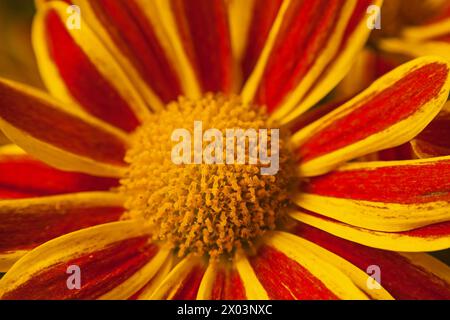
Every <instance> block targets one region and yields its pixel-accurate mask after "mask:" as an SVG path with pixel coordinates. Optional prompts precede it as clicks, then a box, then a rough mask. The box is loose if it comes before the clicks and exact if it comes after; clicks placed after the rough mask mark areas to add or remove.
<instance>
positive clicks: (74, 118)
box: [0, 80, 128, 177]
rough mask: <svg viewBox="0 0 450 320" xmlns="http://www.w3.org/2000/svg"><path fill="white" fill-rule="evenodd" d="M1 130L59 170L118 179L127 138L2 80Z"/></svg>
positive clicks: (126, 146)
mask: <svg viewBox="0 0 450 320" xmlns="http://www.w3.org/2000/svg"><path fill="white" fill-rule="evenodd" d="M0 128H1V129H2V131H3V132H4V133H5V134H6V135H7V136H8V138H9V139H11V140H12V141H13V142H14V143H16V144H17V145H18V146H20V147H21V148H22V149H24V150H25V151H26V152H27V153H29V154H31V155H33V156H35V157H36V158H37V159H39V160H42V161H44V162H45V163H48V164H50V165H52V166H54V167H56V168H59V169H62V170H67V171H78V172H83V173H87V174H93V175H96V176H108V177H119V176H121V175H122V173H123V170H124V168H125V166H126V163H125V162H124V157H125V153H126V150H127V148H128V137H127V136H125V135H124V134H122V133H121V132H120V131H119V130H117V129H114V128H113V127H111V126H109V125H107V124H105V123H104V122H102V121H100V120H97V119H95V118H93V117H91V116H89V115H87V114H86V113H84V112H83V111H80V110H76V109H72V108H71V107H70V105H67V104H61V103H59V102H57V101H55V100H54V99H52V98H51V97H50V96H48V95H47V94H44V93H41V92H39V91H37V90H35V89H32V88H29V87H26V86H23V85H20V84H17V83H13V82H10V81H7V80H0Z"/></svg>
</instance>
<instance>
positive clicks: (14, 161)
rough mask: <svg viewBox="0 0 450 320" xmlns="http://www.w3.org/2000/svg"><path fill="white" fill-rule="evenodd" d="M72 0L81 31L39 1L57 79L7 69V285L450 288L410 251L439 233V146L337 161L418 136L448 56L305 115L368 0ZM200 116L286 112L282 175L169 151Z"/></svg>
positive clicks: (357, 30)
mask: <svg viewBox="0 0 450 320" xmlns="http://www.w3.org/2000/svg"><path fill="white" fill-rule="evenodd" d="M75 2H76V3H77V4H78V5H80V8H81V12H82V18H83V20H82V23H81V29H77V28H75V29H70V28H66V19H67V11H66V10H67V3H64V2H61V1H50V2H45V1H39V10H38V13H37V15H36V18H35V21H34V26H33V42H34V46H35V51H36V55H37V59H38V62H39V66H40V69H41V74H42V77H43V79H44V81H45V83H46V84H47V87H48V90H49V92H50V94H47V93H43V92H38V91H36V90H34V89H31V88H29V87H25V86H23V85H20V84H17V83H13V82H11V81H7V80H1V81H0V128H1V129H2V130H3V131H4V133H5V134H6V135H7V136H8V137H9V138H10V139H11V140H12V141H13V142H14V143H15V144H16V145H17V146H18V147H16V146H8V147H4V148H2V149H1V156H0V171H1V175H0V195H1V196H2V198H3V199H4V200H2V201H1V202H0V216H1V219H0V239H1V241H0V269H1V270H2V271H5V272H7V273H6V274H5V275H4V277H3V278H2V279H1V280H0V297H2V298H4V299H36V298H50V299H68V298H77V299H97V298H98V299H130V298H135V299H148V298H152V299H195V298H198V299H267V298H270V299H367V298H371V299H390V298H398V299H428V298H431V299H432V298H435V299H439V298H441V299H448V298H450V272H449V268H448V267H447V266H445V265H444V264H443V263H441V262H439V261H437V260H435V259H434V258H432V257H430V256H429V255H427V254H425V253H423V252H428V251H435V250H441V249H446V248H448V247H450V221H449V220H450V211H449V201H450V193H449V190H450V184H449V183H450V157H440V158H431V159H425V160H411V161H395V162H368V163H364V162H354V163H349V164H345V163H346V162H348V161H351V160H352V159H355V158H359V157H361V156H364V155H365V154H369V153H373V152H377V151H379V150H383V149H386V148H391V147H395V146H398V145H401V144H403V143H405V142H407V141H409V140H411V139H412V138H414V137H415V136H416V135H417V134H419V133H420V132H421V131H422V129H424V128H425V127H426V126H427V125H428V124H429V123H430V121H432V119H433V118H434V117H435V116H436V115H437V114H438V113H439V112H440V111H441V109H442V107H443V105H444V103H445V101H446V100H447V98H448V93H449V89H450V80H449V79H450V76H449V72H450V64H449V63H448V62H446V61H445V60H443V59H441V58H438V57H422V58H419V59H417V60H413V61H411V62H409V63H407V64H405V65H402V66H400V67H398V68H397V69H395V70H393V71H392V72H390V73H388V74H387V75H385V76H383V77H382V78H380V79H378V80H377V81H375V82H374V83H373V84H372V85H370V86H369V87H368V88H367V89H366V90H365V91H363V92H362V93H361V94H359V95H358V96H356V97H355V98H353V99H351V100H350V101H348V102H347V103H345V104H344V105H342V106H340V107H338V108H337V109H335V110H334V111H332V112H330V113H329V114H328V115H325V116H323V117H317V116H316V115H317V114H315V113H312V114H311V113H309V112H308V110H309V109H310V108H311V107H312V106H314V105H315V104H316V103H317V102H318V101H319V100H321V99H322V98H323V97H324V96H325V95H326V94H327V93H328V92H329V91H330V90H332V89H333V87H335V85H336V84H337V83H338V82H339V81H340V80H341V79H342V77H343V76H344V75H345V74H346V72H347V71H348V70H349V69H350V66H351V63H352V60H353V59H354V57H355V55H356V53H357V52H358V51H359V50H360V49H361V48H362V47H363V45H364V43H365V41H366V40H367V38H368V36H369V32H370V30H369V29H368V28H367V24H366V18H367V16H366V8H367V7H368V6H369V5H371V4H378V5H380V1H369V0H367V1H366V0H360V1H351V0H349V1H344V0H331V1H330V0H318V1H296V0H291V1H289V0H273V1H221V0H217V1H212V0H197V1H190V0H173V1H168V0H157V1H139V0H133V1H131V0H127V1H125V0H124V1H117V0H114V1H113V0H110V1H107V0H97V1H93V0H92V1H75ZM195 120H201V121H203V123H204V126H205V128H206V127H209V128H219V129H221V130H223V129H225V128H235V127H239V128H244V129H246V128H255V129H258V128H277V127H282V130H283V134H282V139H281V142H280V143H281V149H280V152H281V154H280V171H279V172H278V174H277V175H274V176H263V175H261V174H260V171H259V169H260V166H259V165H232V166H227V165H206V164H202V165H183V166H179V165H175V164H174V163H172V162H171V159H170V150H171V147H172V144H171V141H170V133H171V132H172V130H173V129H175V128H186V129H188V130H190V128H191V127H192V124H193V121H195ZM19 147H20V148H19ZM23 150H24V151H23ZM44 163H45V164H44ZM73 266H76V267H79V270H80V272H81V273H80V275H81V287H80V288H71V287H70V286H68V277H69V276H70V272H69V274H68V273H67V272H68V270H72V269H71V268H70V267H73ZM367 272H368V273H369V274H370V275H374V279H376V280H377V281H378V282H379V283H376V282H373V281H369V280H371V279H372V278H369V275H368V273H367ZM373 272H375V274H373ZM374 281H375V280H374Z"/></svg>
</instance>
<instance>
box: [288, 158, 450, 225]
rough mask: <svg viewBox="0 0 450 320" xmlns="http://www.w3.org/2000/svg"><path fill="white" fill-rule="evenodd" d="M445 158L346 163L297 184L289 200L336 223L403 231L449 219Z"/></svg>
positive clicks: (449, 170)
mask: <svg viewBox="0 0 450 320" xmlns="http://www.w3.org/2000/svg"><path fill="white" fill-rule="evenodd" d="M449 183H450V158H449V157H443V158H434V159H425V160H407V161H398V162H390V161H388V162H368V163H354V164H349V165H347V166H345V167H342V168H341V169H339V170H337V171H335V172H332V173H329V174H327V175H324V176H320V177H314V178H311V179H310V180H309V181H308V183H306V184H305V185H304V186H302V188H303V189H302V190H301V193H300V194H299V195H297V196H296V197H295V200H294V201H295V202H296V203H297V204H298V205H299V206H301V207H303V208H305V209H307V210H310V211H313V212H316V213H319V214H321V215H324V216H327V217H329V218H332V219H336V220H339V221H341V222H344V223H347V224H350V225H353V226H357V227H361V228H365V229H371V230H378V231H388V232H397V231H408V230H412V229H417V228H420V227H424V226H428V225H431V224H436V223H440V222H446V221H449V220H450V212H449V211H448V206H449V201H450V193H449V190H450V189H449V187H450V184H449Z"/></svg>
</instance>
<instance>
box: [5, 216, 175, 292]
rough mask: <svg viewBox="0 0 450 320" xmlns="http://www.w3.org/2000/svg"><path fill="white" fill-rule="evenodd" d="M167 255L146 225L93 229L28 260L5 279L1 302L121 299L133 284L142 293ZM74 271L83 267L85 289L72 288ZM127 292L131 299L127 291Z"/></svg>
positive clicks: (49, 245)
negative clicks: (117, 289)
mask: <svg viewBox="0 0 450 320" xmlns="http://www.w3.org/2000/svg"><path fill="white" fill-rule="evenodd" d="M164 256H167V252H166V251H165V250H163V249H160V248H159V247H158V246H157V245H156V244H151V243H149V234H148V230H146V229H144V228H142V222H141V221H123V222H114V223H109V224H104V225H101V226H97V227H91V228H89V229H84V230H81V231H78V232H74V233H71V234H68V235H66V236H63V237H60V238H57V239H55V240H52V241H50V242H47V243H45V244H44V245H42V246H40V247H38V248H36V249H35V250H33V251H31V252H30V253H29V254H27V255H26V256H24V257H23V258H22V259H21V260H19V261H18V262H17V263H16V264H15V265H14V267H13V268H12V269H11V270H10V271H9V272H8V273H7V274H6V275H5V276H4V277H3V278H2V279H1V280H0V297H1V298H2V299H97V298H114V297H115V296H119V298H122V295H124V294H121V293H118V292H116V290H115V289H116V288H120V287H121V286H122V285H123V284H125V283H128V284H130V285H131V286H130V287H133V289H135V290H136V291H137V290H139V289H140V287H141V286H143V285H145V283H146V282H147V281H149V280H150V279H151V277H152V276H153V275H154V274H155V273H156V271H157V269H159V266H160V265H161V264H162V263H163V262H164V259H163V258H164ZM69 266H78V267H79V268H80V269H79V270H80V276H81V288H80V289H75V290H71V289H69V288H68V284H69V281H70V280H69V279H68V278H69V277H70V275H71V273H70V272H68V271H67V270H68V267H69ZM143 273H144V274H145V276H144V275H143ZM137 278H139V280H141V281H140V284H139V285H136V283H135V281H136V279H137ZM125 291H127V294H130V292H128V291H130V290H129V289H128V288H127V289H126V290H125ZM131 295H132V293H131V294H130V296H131Z"/></svg>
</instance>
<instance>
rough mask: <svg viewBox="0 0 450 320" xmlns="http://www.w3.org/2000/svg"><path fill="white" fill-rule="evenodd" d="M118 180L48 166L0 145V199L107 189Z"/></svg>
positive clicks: (12, 146) (116, 184)
mask: <svg viewBox="0 0 450 320" xmlns="http://www.w3.org/2000/svg"><path fill="white" fill-rule="evenodd" d="M118 184H119V181H118V180H117V179H112V178H101V177H95V176H91V175H86V174H82V173H76V172H66V171H61V170H57V169H54V168H52V167H49V166H47V165H46V164H44V163H43V162H40V161H39V160H36V159H34V158H33V157H31V156H30V155H28V154H26V153H25V152H24V151H23V150H22V149H20V148H19V147H16V146H14V145H7V146H4V147H0V190H1V191H0V199H8V198H27V197H39V196H50V195H57V194H64V193H74V192H83V191H100V190H110V189H111V188H113V187H117V186H118Z"/></svg>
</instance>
